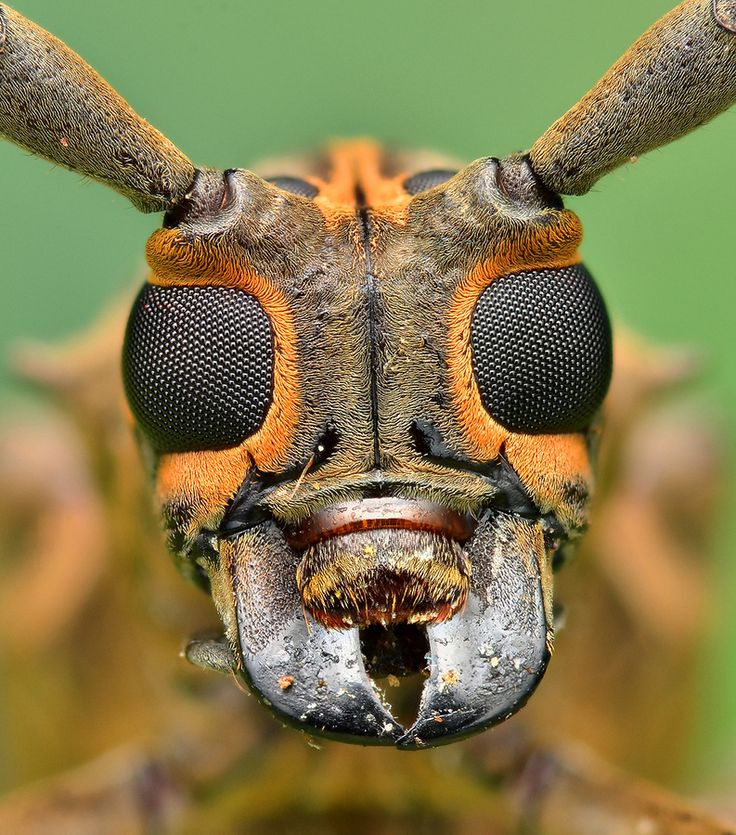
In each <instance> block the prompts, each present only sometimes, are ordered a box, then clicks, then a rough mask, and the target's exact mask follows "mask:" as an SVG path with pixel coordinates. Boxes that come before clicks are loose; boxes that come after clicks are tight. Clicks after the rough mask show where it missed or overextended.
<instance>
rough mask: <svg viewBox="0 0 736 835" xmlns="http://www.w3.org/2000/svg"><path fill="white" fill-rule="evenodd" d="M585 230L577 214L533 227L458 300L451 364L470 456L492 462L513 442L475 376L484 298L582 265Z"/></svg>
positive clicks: (468, 282) (464, 285) (502, 250)
mask: <svg viewBox="0 0 736 835" xmlns="http://www.w3.org/2000/svg"><path fill="white" fill-rule="evenodd" d="M581 238H582V226H581V224H580V221H579V220H578V218H577V216H576V215H574V214H573V213H572V212H569V211H563V212H561V213H560V215H559V221H558V222H557V223H555V224H554V225H549V226H538V227H532V228H531V229H529V230H524V231H523V232H522V233H521V235H520V237H519V238H517V239H516V240H512V241H510V242H504V243H502V244H500V245H499V247H498V249H497V251H496V252H495V253H494V255H493V256H492V257H491V258H490V259H488V260H487V261H484V262H483V263H481V264H479V265H478V266H477V267H475V268H474V269H473V270H471V271H470V272H469V273H468V274H467V275H466V276H465V278H464V279H463V281H462V282H461V284H460V286H459V287H458V289H457V291H456V292H455V295H454V297H453V300H452V304H451V307H450V313H449V317H448V348H447V361H448V368H449V377H450V391H451V393H452V397H453V401H454V403H455V410H456V414H457V417H458V420H459V422H460V425H461V427H462V428H463V430H464V433H465V437H466V439H467V443H468V448H469V449H468V451H469V452H470V454H471V455H472V456H473V457H474V458H476V459H478V460H483V461H492V460H493V459H494V458H496V457H497V456H498V454H499V451H500V449H501V445H502V444H503V443H504V441H505V440H506V439H507V438H508V437H509V436H510V434H511V433H510V432H509V430H507V429H505V428H504V427H503V426H501V425H500V424H499V423H497V422H496V421H495V420H494V419H493V418H492V417H491V416H490V415H489V414H488V412H487V411H486V409H485V407H484V406H483V403H482V401H481V397H480V391H479V390H478V384H477V383H476V381H475V375H474V374H473V363H472V355H471V349H470V323H471V319H472V315H473V310H474V308H475V306H476V304H477V303H478V299H479V298H480V295H481V293H482V292H483V291H484V290H485V289H486V288H487V287H488V286H489V284H490V283H491V282H492V281H493V280H494V279H496V278H500V277H501V276H503V275H508V274H510V273H515V272H520V271H522V270H538V269H545V268H547V269H554V268H560V267H568V266H570V265H572V264H577V263H579V262H580V255H579V254H578V251H577V248H578V246H579V244H580V240H581Z"/></svg>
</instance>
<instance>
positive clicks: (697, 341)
mask: <svg viewBox="0 0 736 835" xmlns="http://www.w3.org/2000/svg"><path fill="white" fill-rule="evenodd" d="M672 3H673V0H620V2H618V3H616V4H613V5H612V4H610V3H591V2H590V0H559V2H556V3H547V2H541V0H540V2H532V3H511V2H508V0H485V2H471V1H470V0H454V2H443V3H433V2H426V1H425V2H414V1H412V2H403V3H400V2H396V0H391V2H389V1H388V0H371V2H370V3H352V4H351V3H345V2H328V0H311V2H304V0H302V2H285V1H284V0H278V2H274V0H271V2H265V3H254V2H236V0H210V2H208V3H207V4H202V3H194V2H181V0H153V1H152V0H126V2H124V3H123V2H111V3H105V4H99V3H90V2H85V1H84V0H65V2H63V3H61V2H59V0H16V2H15V4H14V5H15V6H16V8H18V10H19V11H21V12H22V13H24V14H25V15H27V16H28V17H30V18H32V19H34V20H36V21H37V22H39V23H40V24H41V25H42V26H44V27H45V28H47V29H49V30H51V31H52V32H54V33H55V34H56V35H58V36H59V37H61V38H62V39H63V40H65V41H66V42H67V43H69V44H70V45H71V46H72V47H73V48H75V49H76V50H77V51H78V52H80V53H81V54H82V55H83V56H84V57H85V58H86V59H87V60H88V61H89V62H90V63H91V64H92V65H93V66H95V67H96V68H97V69H98V70H100V72H102V74H103V75H104V76H105V77H106V78H107V79H108V80H109V81H110V82H111V83H112V85H113V86H114V87H116V88H117V89H118V90H119V91H120V92H121V93H122V94H123V95H124V96H125V97H126V98H127V99H128V100H129V101H130V102H131V103H132V104H133V105H134V107H135V108H136V109H137V110H138V111H139V112H140V113H141V114H143V115H144V116H146V117H147V118H149V119H150V120H151V121H152V122H153V123H154V124H155V125H156V126H157V127H158V128H160V129H161V130H162V131H163V132H164V133H166V134H167V135H168V136H169V137H170V138H171V139H172V140H173V141H174V142H175V143H176V144H177V145H178V146H179V147H180V148H181V149H182V150H183V151H185V152H186V153H187V154H188V155H189V156H190V157H191V158H192V159H193V160H194V161H195V162H198V163H202V164H207V165H212V166H219V167H234V166H247V165H249V164H251V163H252V162H254V161H256V160H258V159H259V158H261V157H264V156H270V155H274V154H280V153H283V152H291V151H293V150H298V149H300V148H303V147H310V146H313V145H316V144H318V143H320V142H321V141H322V140H324V139H325V138H329V137H333V136H354V135H372V136H375V137H377V138H379V139H382V140H385V141H388V142H391V143H398V144H401V145H405V146H409V147H428V148H431V149H437V150H443V151H446V152H449V153H450V154H452V155H455V156H458V157H460V158H467V159H472V158H475V157H479V156H484V155H489V154H493V155H503V154H505V153H508V152H510V151H514V150H518V149H521V148H525V147H528V146H530V145H531V144H532V142H533V141H534V140H535V139H536V138H537V137H538V136H539V135H540V134H541V133H542V132H543V131H544V129H545V128H546V127H547V126H548V125H549V124H550V123H551V122H552V121H554V119H556V118H557V117H558V116H559V115H561V114H562V112H563V111H564V110H566V109H567V108H568V107H569V106H570V105H571V104H573V103H574V102H575V101H576V100H577V99H578V98H579V96H580V95H581V94H582V93H583V92H585V90H586V89H587V88H588V87H589V86H590V85H591V84H592V83H593V82H594V81H595V80H596V79H597V78H598V77H599V76H600V75H601V74H602V73H603V72H604V71H605V69H606V68H607V67H608V66H609V65H610V64H611V63H612V62H613V61H614V60H615V59H616V58H617V57H618V55H619V54H620V53H621V52H622V51H623V49H624V48H625V47H626V46H627V45H628V44H629V43H630V42H631V41H632V40H633V39H634V38H636V37H637V36H638V35H639V34H640V33H641V32H642V31H643V30H644V29H645V28H646V26H648V25H649V24H650V23H651V22H652V21H653V20H654V19H655V18H657V17H658V16H660V15H661V14H663V13H664V12H665V11H667V10H668V9H669V8H670V7H671V5H672ZM735 141H736V110H734V111H732V112H731V113H728V114H726V115H724V116H722V117H720V118H719V119H718V120H717V121H716V122H714V123H712V124H710V125H708V126H706V127H705V128H703V129H701V130H700V131H698V133H697V134H695V135H693V136H691V137H687V138H686V139H684V140H682V141H680V142H679V143H677V144H675V145H674V146H672V147H668V148H666V149H663V150H659V151H656V152H654V153H652V154H650V155H649V156H647V157H645V158H643V159H642V160H640V161H639V163H638V164H637V165H636V166H629V167H627V168H626V169H625V170H621V171H618V172H615V173H613V174H612V175H610V176H609V177H607V178H606V179H605V180H604V181H602V182H601V183H599V184H598V185H597V186H596V188H595V189H594V191H593V193H591V194H589V195H588V196H586V197H584V198H579V199H576V200H570V201H568V205H570V206H571V207H572V208H573V209H574V210H576V211H577V212H578V214H580V215H581V217H582V219H583V221H584V224H585V229H586V238H585V243H584V257H585V259H586V262H587V263H588V266H589V267H590V268H591V269H592V271H593V272H594V274H595V275H596V277H597V279H598V281H599V283H600V285H601V287H602V289H603V291H604V294H605V295H606V297H607V300H608V302H609V305H610V308H611V310H612V312H613V314H614V315H615V317H616V318H617V319H618V320H619V321H623V322H625V323H627V324H628V325H630V326H632V327H633V328H635V329H636V330H637V331H639V332H641V333H643V334H645V335H647V336H649V337H652V338H655V339H657V340H659V341H662V342H665V343H675V344H683V343H689V344H694V345H697V346H700V347H701V348H702V349H704V351H705V352H706V355H707V356H708V357H709V358H710V363H709V369H708V374H707V379H706V381H705V384H704V385H705V387H706V389H707V391H708V395H709V396H710V397H711V399H712V400H713V402H715V403H716V404H717V408H719V409H720V410H721V412H722V414H723V416H724V421H725V423H726V424H727V427H728V432H729V436H730V437H734V429H736V425H735V424H736V419H735V417H734V416H735V415H736V363H734V355H733V354H734V352H733V345H734V331H735V330H736V317H735V316H734V306H735V303H736V289H735V284H736V281H735V279H736V266H735V262H734V243H736V235H735V234H734V232H735V230H734V220H735V217H734V197H733V194H734V188H735V187H736V154H734V153H733V149H734V143H735ZM0 183H1V186H0V189H1V194H2V200H0V253H1V254H2V270H3V274H4V278H3V285H2V286H3V297H2V299H3V301H2V304H1V305H0V350H2V352H3V354H5V353H6V352H7V349H8V347H9V346H10V345H12V344H13V343H16V342H17V341H18V340H22V339H39V340H44V341H52V340H54V339H56V338H58V337H62V336H64V335H66V334H70V333H73V332H74V331H76V330H78V329H79V328H81V327H83V326H84V325H85V324H86V323H88V322H90V321H92V320H93V319H94V317H95V315H96V314H97V312H98V311H100V310H101V309H102V308H103V307H104V306H105V304H106V303H108V302H110V300H111V299H113V298H114V297H115V296H116V294H119V293H121V292H122V291H123V290H126V289H127V288H129V287H130V285H131V280H132V278H133V277H134V276H135V275H136V274H137V273H138V272H139V271H140V269H141V267H142V252H143V244H144V241H145V239H146V237H147V236H148V235H149V234H150V232H151V231H153V229H154V228H155V227H156V225H157V223H158V219H157V217H155V216H144V215H139V214H137V213H136V211H135V210H134V209H133V208H132V207H131V206H130V205H128V204H127V203H126V201H125V200H123V199H121V198H120V197H118V196H116V195H115V194H114V193H112V192H108V191H107V190H105V189H104V188H102V187H100V186H98V185H97V184H95V183H92V182H89V181H84V180H83V179H82V178H80V177H79V176H77V175H74V174H70V173H68V172H65V171H63V170H61V169H55V168H53V167H52V166H51V165H49V164H48V163H46V162H43V161H39V160H37V159H33V158H31V157H30V156H28V155H27V154H25V153H24V152H21V151H19V150H18V149H16V148H13V147H10V146H9V145H7V144H5V145H0ZM0 392H1V393H2V395H3V397H4V399H5V400H9V399H12V397H14V396H15V395H14V394H13V389H12V385H11V383H10V377H9V374H8V372H7V370H5V369H3V371H2V374H1V376H0ZM730 469H731V470H732V469H733V467H732V466H731V468H730ZM733 498H734V496H733V489H732V490H731V495H730V496H729V497H728V499H727V501H726V502H725V503H724V509H723V513H722V519H723V524H722V531H721V536H720V538H719V556H720V563H719V566H720V567H719V572H720V575H721V581H720V582H719V584H718V586H719V588H720V589H721V592H720V600H719V603H720V612H719V614H718V616H717V617H718V624H719V629H718V637H717V640H716V643H715V644H714V645H713V646H712V647H711V648H710V650H709V652H708V657H707V658H706V659H705V660H704V663H703V673H702V680H703V689H702V703H701V711H700V719H699V721H700V724H701V733H700V740H701V743H700V751H699V752H698V756H697V757H696V758H695V762H697V763H702V764H705V765H706V768H707V769H714V770H715V769H717V768H719V767H720V766H721V765H722V764H724V763H725V762H726V761H730V762H731V765H733V759H732V752H733V750H734V743H736V606H734V605H733V602H732V601H733V598H734V592H736V560H734V559H733V552H734V546H735V545H736V524H735V523H734V518H733V513H732V508H733V506H734V503H733Z"/></svg>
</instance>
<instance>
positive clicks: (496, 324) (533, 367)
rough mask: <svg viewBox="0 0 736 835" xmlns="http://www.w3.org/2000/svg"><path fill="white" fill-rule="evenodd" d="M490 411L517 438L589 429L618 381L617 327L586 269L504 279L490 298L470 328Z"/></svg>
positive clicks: (494, 285)
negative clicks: (615, 378)
mask: <svg viewBox="0 0 736 835" xmlns="http://www.w3.org/2000/svg"><path fill="white" fill-rule="evenodd" d="M470 346H471V351H472V358H473V373H474V374H475V379H476V382H477V384H478V389H479V391H480V397H481V401H482V402H483V406H484V408H485V409H486V411H487V412H488V413H489V414H490V415H491V417H493V418H494V420H496V421H497V422H498V423H500V424H501V425H502V426H505V427H506V428H507V429H510V430H512V431H514V432H524V433H528V434H534V433H558V432H578V431H580V430H583V429H585V428H586V427H587V426H588V425H589V424H590V421H591V419H592V418H593V415H594V414H595V412H596V411H597V410H598V408H599V407H600V405H601V403H602V402H603V398H604V397H605V394H606V391H607V389H608V384H609V382H610V379H611V364H612V341H611V325H610V322H609V319H608V314H607V313H606V308H605V305H604V303H603V299H602V298H601V295H600V293H599V292H598V288H597V287H596V285H595V282H594V281H593V278H592V276H591V275H590V273H589V272H588V271H587V270H586V269H585V267H583V266H582V265H579V264H578V265H575V266H571V267H565V268H563V269H542V270H529V271H525V272H519V273H515V274H513V275H506V276H502V277H501V278H497V279H495V280H494V281H492V282H491V284H490V285H489V286H488V288H487V289H486V290H484V291H483V293H482V295H481V296H480V299H479V300H478V303H477V305H476V307H475V310H474V312H473V317H472V321H471V328H470Z"/></svg>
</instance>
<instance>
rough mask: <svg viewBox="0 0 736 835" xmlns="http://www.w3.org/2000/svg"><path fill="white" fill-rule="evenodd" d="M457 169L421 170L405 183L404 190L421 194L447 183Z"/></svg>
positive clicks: (412, 193)
mask: <svg viewBox="0 0 736 835" xmlns="http://www.w3.org/2000/svg"><path fill="white" fill-rule="evenodd" d="M455 174H457V171H450V170H449V169H446V168H435V169H433V170H432V171H420V172H419V174H414V175H413V176H411V177H409V179H408V180H407V181H406V182H405V183H404V191H406V192H407V193H408V194H411V195H412V197H413V196H414V195H415V194H420V193H421V192H423V191H427V190H429V189H430V188H434V187H435V186H439V185H442V183H446V182H447V181H448V180H449V179H450V178H451V177H454V176H455Z"/></svg>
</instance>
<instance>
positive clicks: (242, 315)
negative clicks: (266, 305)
mask: <svg viewBox="0 0 736 835" xmlns="http://www.w3.org/2000/svg"><path fill="white" fill-rule="evenodd" d="M273 363H274V350H273V336H272V332H271V324H270V322H269V319H268V317H267V316H266V314H265V312H264V310H263V308H262V307H261V305H260V304H259V302H258V301H257V300H256V299H255V298H254V297H253V296H251V295H250V294H249V293H245V292H243V291H242V290H238V289H234V288H230V287H158V286H156V285H152V284H147V285H145V286H144V287H143V289H142V290H141V292H140V293H139V295H138V298H137V299H136V301H135V304H134V306H133V310H132V311H131V314H130V318H129V320H128V327H127V330H126V333H125V343H124V345H123V382H124V384H125V391H126V394H127V396H128V402H129V403H130V408H131V410H132V412H133V414H134V416H135V418H136V420H137V422H138V425H139V426H140V428H141V429H142V430H143V432H144V433H145V435H146V436H147V438H148V439H149V440H150V442H151V443H152V445H153V446H154V448H155V449H157V450H158V451H160V452H187V451H192V450H204V449H224V448H226V447H232V446H236V445H237V444H239V443H241V442H242V441H244V440H245V439H246V438H247V437H248V436H249V435H252V434H253V433H254V432H256V431H257V430H258V429H259V428H260V427H261V425H262V424H263V421H264V419H265V417H266V413H267V411H268V407H269V405H270V403H271V398H272V393H273Z"/></svg>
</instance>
